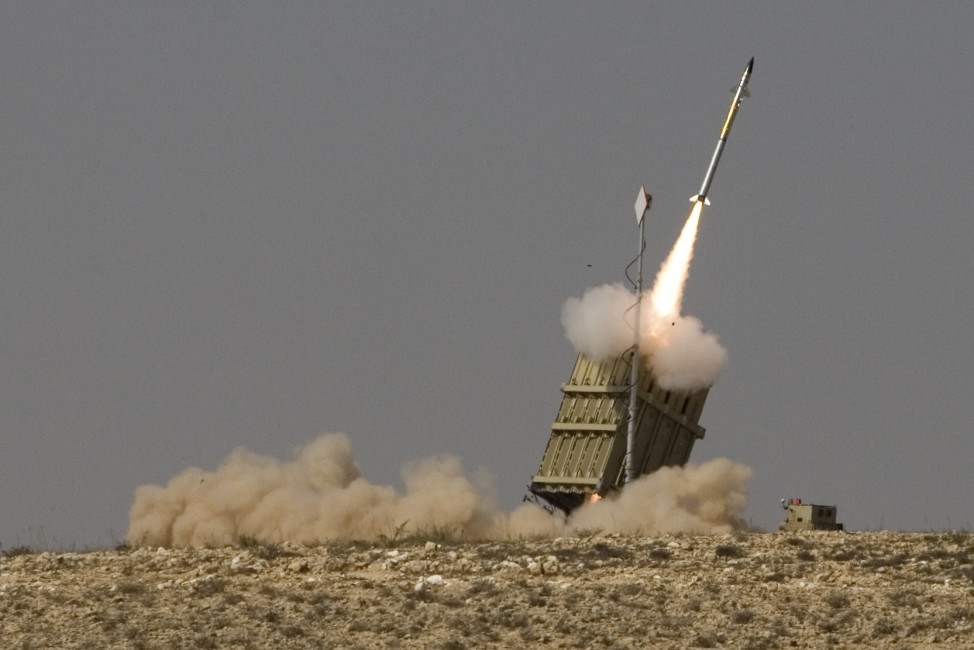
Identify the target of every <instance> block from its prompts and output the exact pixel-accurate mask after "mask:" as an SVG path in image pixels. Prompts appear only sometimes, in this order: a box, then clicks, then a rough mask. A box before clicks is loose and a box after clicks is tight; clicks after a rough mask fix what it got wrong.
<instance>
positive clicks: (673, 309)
mask: <svg viewBox="0 0 974 650" xmlns="http://www.w3.org/2000/svg"><path fill="white" fill-rule="evenodd" d="M702 209H703V203H702V202H700V201H698V202H697V203H694V204H693V210H692V211H691V212H690V216H689V218H687V222H686V224H684V226H683V230H682V231H681V232H680V237H679V238H678V239H677V240H676V244H675V245H674V246H673V250H671V251H670V255H669V257H667V258H666V261H665V262H663V265H662V266H661V267H660V269H659V273H658V274H657V275H656V283H655V284H654V285H653V291H652V293H651V296H650V299H651V300H652V303H653V311H654V312H656V315H657V316H659V317H660V318H666V317H667V316H676V315H678V314H679V313H680V308H681V307H682V303H683V285H684V284H686V281H687V273H689V271H690V260H691V259H693V243H694V242H695V241H696V239H697V225H698V224H699V223H700V210H702Z"/></svg>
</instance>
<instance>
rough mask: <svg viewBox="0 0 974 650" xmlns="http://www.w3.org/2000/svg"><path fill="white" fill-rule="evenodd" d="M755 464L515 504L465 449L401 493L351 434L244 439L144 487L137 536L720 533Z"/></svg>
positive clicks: (693, 470)
mask: <svg viewBox="0 0 974 650" xmlns="http://www.w3.org/2000/svg"><path fill="white" fill-rule="evenodd" d="M751 476H752V473H751V470H750V469H749V468H747V467H745V466H743V465H740V464H737V463H733V462H731V461H729V460H725V459H718V460H713V461H709V462H707V463H704V464H702V465H699V466H697V465H687V466H685V467H670V468H664V469H661V470H659V471H657V472H655V473H653V474H650V475H647V476H644V477H641V478H640V479H638V480H637V481H634V482H633V483H632V484H630V485H629V486H627V487H626V489H625V490H624V491H623V492H622V493H621V494H620V495H618V498H607V499H604V500H602V501H600V502H598V503H593V504H587V505H585V506H582V507H581V508H579V509H577V510H576V511H574V512H573V513H572V516H571V517H570V518H565V517H564V516H562V515H560V514H550V513H548V512H547V511H546V510H544V509H543V508H541V507H539V506H536V505H533V504H525V505H522V506H521V507H519V508H517V509H516V510H514V511H513V512H511V513H505V512H503V511H502V510H501V509H500V508H499V507H498V505H497V503H496V501H495V499H494V498H493V497H492V495H491V489H490V485H489V481H487V480H486V479H485V478H484V477H479V478H477V479H470V478H468V477H467V476H466V474H465V473H464V471H463V468H462V466H461V463H460V461H459V460H458V459H457V458H455V457H450V456H442V457H436V458H430V459H426V460H423V461H419V462H415V463H410V464H407V465H406V466H405V468H404V469H403V483H404V485H405V492H404V493H400V492H398V491H397V490H395V489H394V488H392V487H391V486H383V485H375V484H373V483H370V482H369V481H367V480H366V479H364V478H363V477H362V476H361V473H360V471H359V468H358V465H357V464H356V463H355V459H354V456H353V452H352V445H351V441H350V440H349V438H348V437H347V436H345V435H344V434H337V433H336V434H323V435H322V436H320V437H319V438H318V439H317V440H314V441H313V442H311V443H309V444H308V445H306V446H305V447H303V448H301V449H300V450H298V452H297V453H296V455H295V458H294V459H293V460H291V461H286V462H282V461H279V460H277V459H274V458H271V457H269V456H264V455H259V454H255V453H253V452H251V451H247V450H245V449H238V450H236V451H234V452H232V453H231V454H230V455H229V456H228V457H227V458H226V459H225V460H224V461H223V462H222V463H221V464H220V465H219V467H218V468H217V469H216V470H214V471H207V470H203V469H199V468H189V469H187V470H185V471H183V472H182V473H181V474H179V475H178V476H176V477H174V478H173V479H171V480H170V481H169V483H168V484H167V485H166V486H160V485H144V486H142V487H139V488H138V489H137V490H136V493H135V501H134V503H133V504H132V507H131V510H130V513H129V530H128V534H127V535H126V539H127V541H128V542H129V543H130V544H132V545H134V546H181V547H182V546H226V545H232V544H235V543H237V541H238V540H239V538H240V537H241V536H248V537H253V538H255V539H259V540H262V541H266V542H271V543H280V542H285V541H290V542H306V543H313V542H320V541H333V540H352V539H355V540H375V539H378V538H380V537H382V536H386V537H392V536H394V535H403V534H410V533H414V532H433V531H435V532H439V533H444V534H449V535H452V536H453V537H456V538H458V539H470V540H485V539H523V538H539V537H540V538H544V537H556V536H559V535H566V534H571V533H572V532H577V531H586V532H590V531H605V532H619V533H626V534H644V535H649V534H655V533H664V532H686V533H709V532H714V533H719V532H726V531H729V530H731V529H733V528H735V527H738V526H741V525H742V515H743V512H744V507H745V502H746V494H747V487H748V485H749V483H750V480H751Z"/></svg>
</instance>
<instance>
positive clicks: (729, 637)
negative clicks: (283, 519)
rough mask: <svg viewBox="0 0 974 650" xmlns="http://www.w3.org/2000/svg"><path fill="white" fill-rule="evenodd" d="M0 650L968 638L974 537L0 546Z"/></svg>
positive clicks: (945, 643)
mask: <svg viewBox="0 0 974 650" xmlns="http://www.w3.org/2000/svg"><path fill="white" fill-rule="evenodd" d="M0 552H2V556H0V646H2V647H3V648H22V649H28V648H76V649H95V648H146V649H148V648H262V649H263V648H442V649H445V650H459V649H462V648H688V647H698V648H752V649H758V648H788V647H798V648H815V647H833V648H852V647H883V648H887V647H888V648H931V647H933V648H974V534H971V535H969V534H967V533H965V532H932V533H891V532H803V533H797V534H795V533H756V532H755V533H746V532H739V533H736V534H733V535H723V536H707V535H696V536H688V535H675V536H674V535H670V536H660V537H621V536H614V535H588V536H585V535H583V536H580V537H573V538H559V539H555V540H545V541H511V542H481V543H472V542H463V541H451V540H449V539H443V538H438V537H437V536H432V535H426V536H423V535H414V536H411V537H408V538H403V539H388V538H385V539H381V540H379V541H377V542H370V543H365V542H347V543H328V544H326V543H322V544H310V545H292V544H268V543H263V542H260V541H258V540H254V539H249V538H242V539H241V540H240V541H239V542H238V544H237V545H235V546H231V547H225V548H185V549H174V548H134V549H130V548H124V547H123V548H119V549H117V550H114V551H92V552H84V553H52V552H43V553H37V552H32V551H30V550H29V549H25V548H4V549H0Z"/></svg>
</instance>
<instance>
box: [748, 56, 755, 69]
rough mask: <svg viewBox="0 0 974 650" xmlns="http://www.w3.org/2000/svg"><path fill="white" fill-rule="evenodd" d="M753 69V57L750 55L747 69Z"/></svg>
mask: <svg viewBox="0 0 974 650" xmlns="http://www.w3.org/2000/svg"><path fill="white" fill-rule="evenodd" d="M753 69H754V57H753V56H752V57H751V60H750V61H748V62H747V71H748V72H750V71H751V70H753Z"/></svg>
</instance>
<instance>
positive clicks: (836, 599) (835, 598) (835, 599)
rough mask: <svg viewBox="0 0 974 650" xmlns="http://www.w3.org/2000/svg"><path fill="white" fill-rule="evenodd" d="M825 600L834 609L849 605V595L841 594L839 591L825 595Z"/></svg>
mask: <svg viewBox="0 0 974 650" xmlns="http://www.w3.org/2000/svg"><path fill="white" fill-rule="evenodd" d="M825 602H827V603H828V604H829V607H831V608H833V609H842V608H843V607H848V606H849V597H848V596H846V595H845V594H840V593H838V592H832V593H831V594H829V595H828V596H826V597H825Z"/></svg>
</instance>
